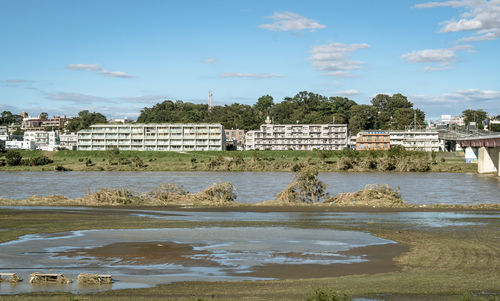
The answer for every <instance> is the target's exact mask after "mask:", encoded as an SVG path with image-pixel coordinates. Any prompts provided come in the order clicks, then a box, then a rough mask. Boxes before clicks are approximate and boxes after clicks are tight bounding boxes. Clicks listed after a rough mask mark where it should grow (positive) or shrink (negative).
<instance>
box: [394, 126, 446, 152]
mask: <svg viewBox="0 0 500 301" xmlns="http://www.w3.org/2000/svg"><path fill="white" fill-rule="evenodd" d="M390 141H391V147H393V146H396V145H401V146H403V147H404V148H405V149H407V150H421V151H426V152H430V151H435V152H437V151H439V146H440V143H439V135H438V132H435V131H425V130H416V131H415V130H413V131H390Z"/></svg>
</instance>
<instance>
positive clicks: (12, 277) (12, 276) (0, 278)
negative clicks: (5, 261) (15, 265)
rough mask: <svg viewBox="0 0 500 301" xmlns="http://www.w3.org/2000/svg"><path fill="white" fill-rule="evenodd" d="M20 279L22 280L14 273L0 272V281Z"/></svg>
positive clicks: (13, 281)
mask: <svg viewBox="0 0 500 301" xmlns="http://www.w3.org/2000/svg"><path fill="white" fill-rule="evenodd" d="M21 281H23V279H21V277H19V275H17V274H16V273H0V282H10V283H17V282H21Z"/></svg>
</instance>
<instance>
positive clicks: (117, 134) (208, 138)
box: [77, 124, 226, 151]
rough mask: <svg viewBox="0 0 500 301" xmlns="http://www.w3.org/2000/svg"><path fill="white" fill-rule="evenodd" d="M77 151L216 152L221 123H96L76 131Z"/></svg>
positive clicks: (221, 134)
mask: <svg viewBox="0 0 500 301" xmlns="http://www.w3.org/2000/svg"><path fill="white" fill-rule="evenodd" d="M77 136H78V143H77V149H78V150H110V149H114V148H118V149H119V150H137V151H145V150H152V151H207V150H213V151H220V150H225V146H226V139H225V133H224V127H223V126H222V125H221V124H96V125H92V126H90V129H87V130H81V131H79V132H78V133H77Z"/></svg>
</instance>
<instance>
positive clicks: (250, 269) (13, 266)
mask: <svg viewBox="0 0 500 301" xmlns="http://www.w3.org/2000/svg"><path fill="white" fill-rule="evenodd" d="M9 208H10V209H18V210H43V211H45V212H50V211H62V212H78V211H86V212H89V211H103V212H107V211H109V213H110V214H121V215H123V217H124V218H126V217H127V216H142V217H146V218H155V219H166V220H179V221H198V222H201V223H203V222H216V221H217V222H220V223H221V224H223V223H224V222H231V221H254V222H259V221H260V222H278V223H280V226H275V227H272V226H265V227H257V226H252V227H243V226H241V227H234V226H231V227H221V226H218V227H197V228H165V229H127V230H116V229H109V230H84V231H70V232H64V233H52V234H33V235H25V236H22V237H20V238H18V239H16V240H13V241H10V242H6V243H2V244H0V271H2V272H15V273H17V274H19V275H20V276H21V277H22V278H24V279H25V281H24V282H22V283H19V284H17V285H10V284H8V283H1V284H0V294H15V293H20V292H36V291H71V292H80V293H82V292H92V291H100V290H109V289H122V288H140V287H148V286H153V285H156V284H161V283H170V282H177V281H196V280H202V281H217V280H230V281H238V280H262V279H286V278H293V277H301V278H308V277H313V278H314V277H332V276H339V275H349V274H360V273H381V272H388V271H393V270H395V269H397V267H394V266H393V260H392V258H394V257H396V256H398V255H399V254H401V252H405V251H407V250H405V249H404V248H405V247H404V246H401V245H398V244H395V243H394V242H393V241H390V240H386V239H381V238H378V237H375V236H373V235H371V234H369V233H366V232H359V231H341V230H332V229H327V228H326V226H331V225H359V224H366V223H377V224H379V223H388V224H390V223H394V224H398V225H400V226H399V227H400V229H419V228H429V227H430V228H436V227H439V228H443V227H450V226H452V227H464V228H467V227H471V226H475V225H480V224H483V223H487V222H488V221H489V220H490V219H498V218H499V216H498V215H497V214H495V213H487V212H486V213H481V212H390V213H383V212H238V211H234V212H202V211H199V212H194V211H165V210H137V209H101V208H78V207H9ZM2 209H3V208H2V207H0V210H2ZM287 223H290V224H291V225H295V226H293V227H292V226H285V225H286V224H287ZM302 223H303V224H305V225H314V224H316V225H317V227H315V228H310V227H307V228H301V227H300V225H301V224H302ZM323 226H324V227H323ZM35 271H43V272H59V273H63V274H65V275H66V276H68V277H70V278H72V279H76V276H77V275H78V274H79V273H82V272H87V273H99V274H112V275H113V277H114V278H115V279H116V280H117V281H116V282H115V283H113V284H112V285H107V286H90V287H88V286H79V285H78V284H77V283H72V284H69V285H45V286H43V285H36V286H34V285H30V284H29V283H28V281H27V280H28V279H29V274H30V273H31V272H35ZM339 271H340V272H341V274H337V273H339Z"/></svg>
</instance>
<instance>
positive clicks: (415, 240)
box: [0, 208, 500, 300]
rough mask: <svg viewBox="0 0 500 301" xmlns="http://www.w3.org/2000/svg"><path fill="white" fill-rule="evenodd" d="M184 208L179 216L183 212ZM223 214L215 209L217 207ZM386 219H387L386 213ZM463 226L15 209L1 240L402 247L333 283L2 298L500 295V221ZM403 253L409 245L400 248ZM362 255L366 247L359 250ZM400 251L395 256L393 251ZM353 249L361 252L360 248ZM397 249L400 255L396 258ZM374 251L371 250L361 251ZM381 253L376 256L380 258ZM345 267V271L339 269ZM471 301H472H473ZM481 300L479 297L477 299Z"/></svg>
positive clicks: (176, 286) (4, 222)
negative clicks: (307, 239) (87, 235)
mask: <svg viewBox="0 0 500 301" xmlns="http://www.w3.org/2000/svg"><path fill="white" fill-rule="evenodd" d="M183 210H189V211H191V210H193V209H179V211H178V213H179V214H182V211H183ZM211 210H215V209H211ZM220 210H222V211H223V212H227V211H231V212H239V209H238V208H220ZM384 216H385V215H384ZM454 220H455V221H456V222H458V223H459V222H470V221H475V223H474V225H470V226H467V227H464V226H459V225H455V226H454V225H450V226H446V227H422V226H416V227H410V226H409V225H408V224H402V223H399V222H397V221H393V222H391V223H387V222H380V221H377V219H370V218H368V219H366V220H358V221H357V222H356V223H354V224H352V223H349V224H343V225H330V224H325V223H321V224H318V223H317V222H314V221H312V220H308V219H304V218H301V219H299V220H281V221H274V222H271V221H270V222H256V221H243V220H232V221H223V220H212V221H181V220H169V219H154V218H147V217H140V216H134V215H130V212H128V211H121V210H116V209H113V210H108V209H101V210H92V212H85V211H78V210H60V211H54V210H10V209H4V210H1V211H0V228H1V229H4V230H5V231H0V241H7V240H12V239H15V238H16V237H19V236H21V235H25V234H34V233H54V232H65V231H71V230H79V229H128V228H132V229H134V228H135V229H140V228H146V229H153V228H171V227H172V228H179V227H183V228H194V227H211V226H217V227H248V226H255V225H258V224H260V225H264V224H265V225H267V226H273V225H274V226H280V227H283V226H289V227H294V228H310V227H313V228H317V227H321V228H327V229H328V228H330V229H342V230H355V231H365V232H369V233H372V234H374V235H376V236H378V237H380V238H385V239H390V240H392V241H395V242H397V243H398V245H394V246H397V247H396V250H391V251H390V252H389V250H387V249H385V250H384V252H389V253H390V254H391V256H388V257H389V258H387V259H382V262H383V263H384V265H389V266H394V267H395V268H396V270H394V271H381V270H378V271H377V270H373V271H375V272H376V273H375V274H371V273H370V267H369V266H364V267H363V266H360V269H359V270H356V271H353V273H352V274H350V273H349V274H350V275H347V274H343V275H338V274H336V273H338V269H336V270H334V271H332V273H331V274H329V275H328V271H323V272H325V274H322V275H320V276H321V277H326V278H316V277H317V276H318V275H310V276H312V277H313V278H310V277H309V275H308V273H309V272H308V271H309V270H307V267H305V268H306V269H305V270H304V271H303V272H304V274H303V275H302V274H300V271H295V272H296V274H300V275H302V276H301V277H300V278H301V279H288V280H271V281H241V282H221V281H217V282H199V281H194V282H176V283H172V284H165V285H159V286H155V287H151V288H144V289H126V290H115V291H107V292H101V293H91V294H78V295H77V296H75V295H72V294H70V293H63V292H43V293H32V294H23V295H16V296H2V300H61V299H67V300H72V299H73V300H74V299H75V298H76V299H78V300H136V299H138V298H142V299H147V300H245V299H250V298H251V299H252V300H285V299H286V300H305V299H306V298H307V297H308V296H309V295H310V294H311V293H312V292H313V291H314V290H315V289H317V288H323V289H325V290H333V291H336V292H340V293H346V294H348V295H350V296H354V297H368V298H377V297H379V298H380V297H382V298H383V299H384V300H413V299H414V300H423V299H425V300H433V299H435V300H458V299H459V297H460V296H463V295H464V294H466V293H468V292H475V293H476V294H483V296H489V295H493V296H494V295H495V294H497V296H498V294H499V293H500V291H499V288H498V279H497V276H498V275H497V271H498V269H499V268H500V241H499V237H498V235H497V234H498V232H497V231H498V227H499V226H500V220H499V219H498V218H482V219H481V220H477V219H474V217H462V218H458V219H454ZM398 248H402V249H400V250H399V251H397V250H398ZM357 251H360V250H357ZM393 251H394V252H393ZM351 252H356V250H353V251H351ZM391 252H392V253H391ZM361 253H363V254H366V253H365V252H361ZM374 255H376V254H374ZM339 268H340V270H342V268H341V267H339ZM311 273H312V270H311ZM466 300H470V299H466ZM472 300H479V299H472Z"/></svg>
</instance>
